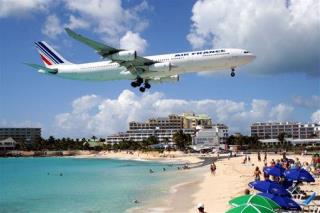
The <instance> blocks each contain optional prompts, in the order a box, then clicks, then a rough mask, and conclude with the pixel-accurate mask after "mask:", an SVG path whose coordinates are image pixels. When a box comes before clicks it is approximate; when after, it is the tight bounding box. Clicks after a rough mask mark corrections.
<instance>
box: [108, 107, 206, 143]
mask: <svg viewBox="0 0 320 213" xmlns="http://www.w3.org/2000/svg"><path fill="white" fill-rule="evenodd" d="M211 124H212V121H211V118H210V117H208V116H206V115H195V114H194V113H184V114H182V115H175V114H172V115H169V116H168V117H164V118H151V119H148V120H147V121H146V122H135V121H132V122H130V123H129V130H128V131H126V132H120V133H118V134H114V135H111V136H107V137H106V143H108V144H115V143H119V142H121V141H123V140H131V141H134V142H141V141H143V140H146V139H147V138H149V137H150V136H155V137H156V138H157V140H158V141H159V142H160V143H164V142H166V143H171V142H172V137H173V135H174V134H175V133H176V132H178V131H179V130H182V131H183V132H184V133H185V134H189V135H194V134H195V132H196V127H197V126H199V125H203V126H204V127H205V128H207V127H210V128H211V126H212V125H211Z"/></svg>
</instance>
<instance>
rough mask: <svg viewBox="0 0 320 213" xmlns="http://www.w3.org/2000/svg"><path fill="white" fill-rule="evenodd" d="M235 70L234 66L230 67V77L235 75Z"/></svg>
mask: <svg viewBox="0 0 320 213" xmlns="http://www.w3.org/2000/svg"><path fill="white" fill-rule="evenodd" d="M234 71H235V69H234V68H231V74H230V75H231V77H234V76H235V75H236V73H235V72H234Z"/></svg>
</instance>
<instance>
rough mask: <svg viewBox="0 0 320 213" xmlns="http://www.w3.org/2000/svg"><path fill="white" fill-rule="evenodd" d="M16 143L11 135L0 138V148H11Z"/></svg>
mask: <svg viewBox="0 0 320 213" xmlns="http://www.w3.org/2000/svg"><path fill="white" fill-rule="evenodd" d="M16 145H17V142H16V141H15V140H14V139H13V138H12V137H9V138H6V139H3V140H0V150H12V149H15V148H16Z"/></svg>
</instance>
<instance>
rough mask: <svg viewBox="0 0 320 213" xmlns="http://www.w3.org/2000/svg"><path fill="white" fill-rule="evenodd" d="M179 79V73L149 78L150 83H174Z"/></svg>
mask: <svg viewBox="0 0 320 213" xmlns="http://www.w3.org/2000/svg"><path fill="white" fill-rule="evenodd" d="M178 81H179V75H171V76H168V77H162V78H154V79H150V80H149V82H150V83H176V82H178Z"/></svg>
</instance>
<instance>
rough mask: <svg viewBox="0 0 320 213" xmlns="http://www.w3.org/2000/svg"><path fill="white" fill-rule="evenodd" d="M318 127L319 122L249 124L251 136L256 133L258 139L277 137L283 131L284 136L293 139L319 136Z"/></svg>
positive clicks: (319, 125)
mask: <svg viewBox="0 0 320 213" xmlns="http://www.w3.org/2000/svg"><path fill="white" fill-rule="evenodd" d="M319 127H320V124H319V123H311V124H310V123H305V124H303V123H294V122H280V123H278V122H273V123H254V124H252V125H251V136H254V135H256V136H258V138H259V139H277V138H278V135H279V134H281V133H285V134H286V137H288V138H293V139H309V138H319V136H320V135H319Z"/></svg>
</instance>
